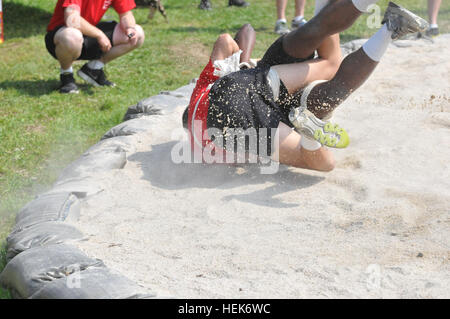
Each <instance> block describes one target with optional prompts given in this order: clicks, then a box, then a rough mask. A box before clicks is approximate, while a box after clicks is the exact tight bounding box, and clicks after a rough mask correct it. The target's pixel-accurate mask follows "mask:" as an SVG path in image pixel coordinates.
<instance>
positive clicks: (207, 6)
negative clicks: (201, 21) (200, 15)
mask: <svg viewBox="0 0 450 319" xmlns="http://www.w3.org/2000/svg"><path fill="white" fill-rule="evenodd" d="M198 8H199V9H201V10H211V9H212V7H211V2H209V0H201V1H200V4H199V5H198Z"/></svg>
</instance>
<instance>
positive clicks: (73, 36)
mask: <svg viewBox="0 0 450 319" xmlns="http://www.w3.org/2000/svg"><path fill="white" fill-rule="evenodd" d="M53 41H54V43H55V53H56V57H57V59H58V61H59V63H60V65H61V69H63V70H66V69H69V68H70V67H71V66H72V63H73V61H75V60H76V59H77V58H78V57H79V56H80V55H81V49H82V48H83V34H82V33H81V32H80V30H78V29H75V28H66V27H63V28H61V29H59V30H58V31H57V32H56V34H55V37H54V40H53Z"/></svg>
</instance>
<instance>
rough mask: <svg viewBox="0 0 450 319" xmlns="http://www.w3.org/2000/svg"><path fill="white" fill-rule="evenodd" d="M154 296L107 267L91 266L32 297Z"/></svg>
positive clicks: (125, 297) (113, 297)
mask: <svg viewBox="0 0 450 319" xmlns="http://www.w3.org/2000/svg"><path fill="white" fill-rule="evenodd" d="M153 296H155V295H154V294H149V293H146V292H145V290H144V288H142V287H140V286H138V285H137V284H136V283H134V282H132V281H131V280H129V279H127V278H125V277H124V276H122V275H118V274H114V273H112V272H111V271H110V270H108V269H107V268H89V269H86V270H84V271H81V272H78V273H73V274H71V275H69V276H67V277H64V278H61V279H58V280H54V281H52V282H51V283H49V284H48V285H45V286H44V287H43V288H41V289H40V290H39V291H37V292H36V293H34V294H33V295H32V296H31V299H132V298H133V299H135V298H150V297H153Z"/></svg>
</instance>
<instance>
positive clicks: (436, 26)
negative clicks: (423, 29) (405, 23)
mask: <svg viewBox="0 0 450 319" xmlns="http://www.w3.org/2000/svg"><path fill="white" fill-rule="evenodd" d="M437 28H438V25H437V23H431V24H430V29H437Z"/></svg>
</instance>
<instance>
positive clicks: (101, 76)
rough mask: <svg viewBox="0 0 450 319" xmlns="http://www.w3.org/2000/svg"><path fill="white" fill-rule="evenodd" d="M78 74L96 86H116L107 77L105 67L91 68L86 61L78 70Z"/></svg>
mask: <svg viewBox="0 0 450 319" xmlns="http://www.w3.org/2000/svg"><path fill="white" fill-rule="evenodd" d="M77 74H78V76H79V77H80V78H82V79H83V80H85V81H86V82H87V83H89V84H92V85H94V86H111V87H114V86H116V85H115V84H114V83H113V82H110V81H108V80H107V79H106V76H105V72H103V69H99V70H94V69H91V68H90V67H89V66H88V64H87V63H86V64H85V65H83V66H82V67H81V69H79V70H78V72H77Z"/></svg>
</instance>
